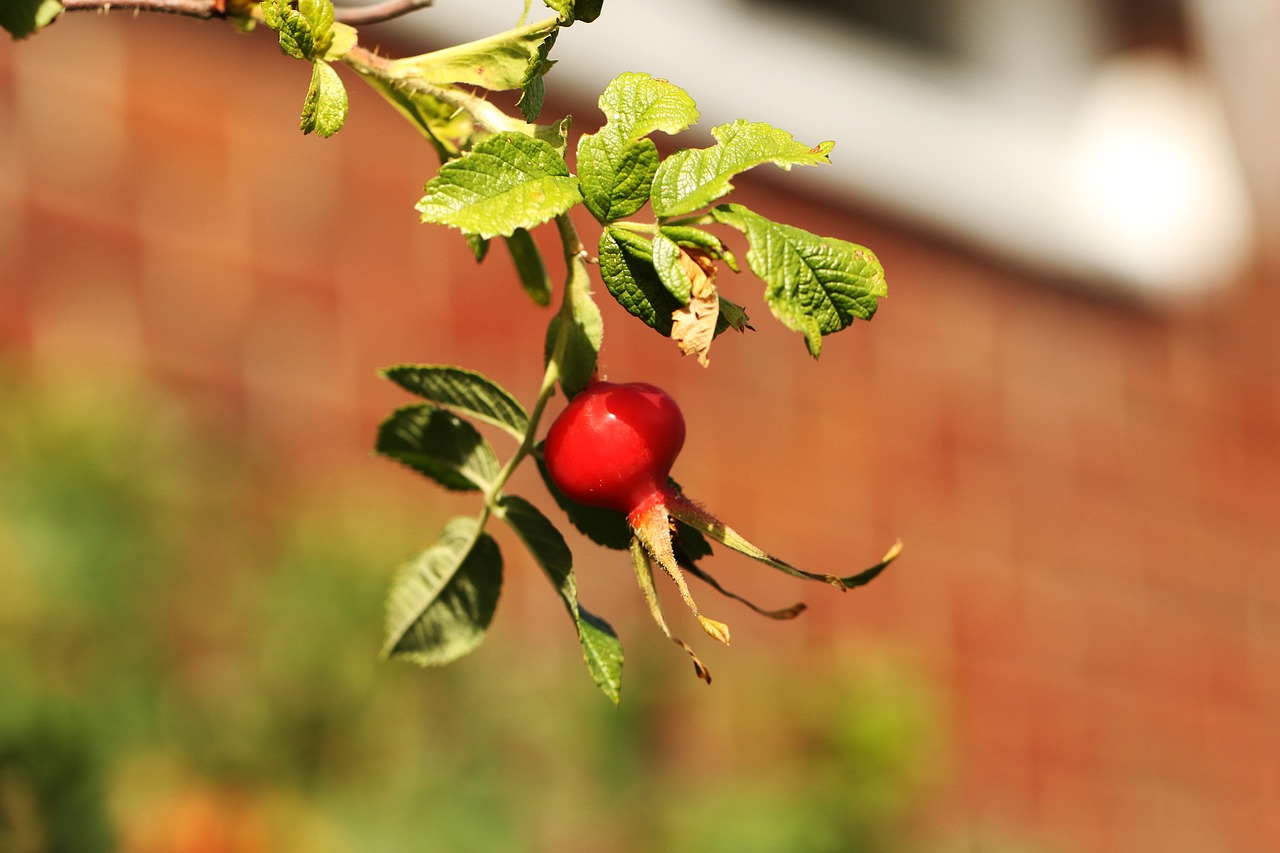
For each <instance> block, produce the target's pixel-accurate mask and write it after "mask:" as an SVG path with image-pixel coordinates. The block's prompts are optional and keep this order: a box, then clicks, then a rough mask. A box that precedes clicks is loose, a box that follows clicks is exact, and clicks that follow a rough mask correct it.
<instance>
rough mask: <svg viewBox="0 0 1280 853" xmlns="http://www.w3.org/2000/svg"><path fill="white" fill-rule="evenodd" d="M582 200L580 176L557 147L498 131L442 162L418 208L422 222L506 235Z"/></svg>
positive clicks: (545, 219)
mask: <svg viewBox="0 0 1280 853" xmlns="http://www.w3.org/2000/svg"><path fill="white" fill-rule="evenodd" d="M581 200H582V196H581V194H580V193H579V191H578V179H577V178H574V177H573V176H571V175H570V174H569V167H568V166H567V165H566V164H565V162H564V158H562V157H561V156H560V155H559V154H557V153H556V151H555V149H554V148H552V147H551V146H550V145H548V144H546V143H545V142H543V141H541V140H538V139H533V138H531V137H528V136H525V135H524V134H521V133H499V134H497V135H495V136H490V137H488V138H486V139H483V140H481V141H480V142H478V143H476V145H475V147H474V148H472V149H471V151H470V153H468V154H467V155H466V156H464V157H460V158H458V159H456V160H452V161H450V162H448V163H445V164H444V165H443V166H441V167H440V173H439V174H438V175H436V177H434V178H432V179H431V181H429V182H428V183H427V186H426V195H424V196H423V197H422V199H421V200H420V201H419V202H418V204H417V209H418V211H419V213H421V214H422V221H423V222H434V223H437V224H440V225H450V226H452V227H454V228H460V229H462V230H463V231H465V232H468V233H472V234H479V235H480V236H482V237H497V236H499V235H501V236H504V237H507V236H510V235H511V234H512V233H514V232H515V230H516V229H517V228H531V227H533V226H534V225H539V224H541V223H543V222H546V221H547V220H549V219H552V218H553V217H556V216H559V215H560V214H561V213H564V212H565V211H567V210H568V209H569V208H571V207H573V206H574V205H575V204H577V203H578V202H579V201H581Z"/></svg>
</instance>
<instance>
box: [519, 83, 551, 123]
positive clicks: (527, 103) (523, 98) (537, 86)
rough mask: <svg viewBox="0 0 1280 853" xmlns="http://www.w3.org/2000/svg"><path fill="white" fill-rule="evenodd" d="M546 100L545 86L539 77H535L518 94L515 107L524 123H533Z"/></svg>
mask: <svg viewBox="0 0 1280 853" xmlns="http://www.w3.org/2000/svg"><path fill="white" fill-rule="evenodd" d="M546 99H547V84H546V83H545V82H544V81H543V79H542V78H541V77H535V78H533V79H532V80H530V81H529V83H528V84H527V85H526V86H525V87H524V89H523V90H522V91H521V92H520V100H518V101H516V106H518V107H519V108H520V115H522V116H524V120H525V121H533V120H534V119H536V118H537V117H538V114H539V113H541V112H542V105H543V104H544V103H545V102H546Z"/></svg>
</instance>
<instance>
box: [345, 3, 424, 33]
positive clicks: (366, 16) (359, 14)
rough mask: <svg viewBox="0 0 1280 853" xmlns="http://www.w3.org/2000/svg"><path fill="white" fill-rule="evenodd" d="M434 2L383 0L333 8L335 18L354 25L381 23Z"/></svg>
mask: <svg viewBox="0 0 1280 853" xmlns="http://www.w3.org/2000/svg"><path fill="white" fill-rule="evenodd" d="M434 2H435V0H382V2H380V3H370V4H369V5H368V6H339V7H336V8H335V9H334V10H333V19H334V20H335V21H339V22H340V23H343V24H350V25H351V26H353V27H361V26H364V25H365V24H381V23H382V22H384V21H390V20H392V19H394V18H399V17H400V16H402V15H408V14H409V13H411V12H416V11H418V10H419V9H425V8H426V7H427V6H430V5H431V4H432V3H434Z"/></svg>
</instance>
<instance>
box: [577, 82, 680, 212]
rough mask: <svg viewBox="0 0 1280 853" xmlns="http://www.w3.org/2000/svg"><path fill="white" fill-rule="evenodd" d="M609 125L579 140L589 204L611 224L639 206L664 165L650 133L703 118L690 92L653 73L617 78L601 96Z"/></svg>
mask: <svg viewBox="0 0 1280 853" xmlns="http://www.w3.org/2000/svg"><path fill="white" fill-rule="evenodd" d="M599 103H600V109H601V111H602V112H603V113H604V115H605V126H604V127H603V128H601V130H600V131H599V132H598V133H593V134H587V135H585V136H583V137H582V138H581V139H579V140H578V173H579V178H580V180H581V181H582V188H583V189H582V193H583V197H584V201H585V202H586V204H587V208H588V209H589V210H590V211H591V213H592V215H594V216H595V217H596V219H598V220H599V221H600V222H603V223H608V222H612V221H614V220H617V219H621V218H622V217H624V216H630V215H631V214H633V213H635V212H636V211H637V210H639V209H640V208H641V207H642V206H643V205H644V203H645V202H646V201H648V199H649V191H650V186H651V184H652V183H653V177H654V175H655V174H656V172H657V169H658V160H659V157H658V149H657V146H656V145H654V144H653V142H652V141H651V140H648V139H644V137H646V136H648V135H649V134H650V133H653V132H655V131H662V132H664V133H679V132H680V131H682V130H684V129H685V128H687V127H689V126H690V125H692V124H693V123H694V122H696V121H697V120H698V109H697V107H696V106H694V103H693V99H692V98H690V97H689V93H687V92H686V91H684V90H683V89H681V88H680V87H679V86H676V85H674V84H672V83H668V82H667V81H665V80H657V79H655V78H653V77H650V76H649V75H648V74H639V73H635V72H627V73H624V74H620V75H618V76H617V77H615V78H614V79H613V80H612V81H611V82H610V83H609V85H608V86H607V87H606V88H605V90H604V93H603V94H602V95H601V96H600V101H599Z"/></svg>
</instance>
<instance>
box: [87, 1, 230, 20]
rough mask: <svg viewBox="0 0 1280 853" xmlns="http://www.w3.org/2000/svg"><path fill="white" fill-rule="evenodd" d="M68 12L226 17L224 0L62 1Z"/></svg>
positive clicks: (201, 17) (202, 18) (208, 17)
mask: <svg viewBox="0 0 1280 853" xmlns="http://www.w3.org/2000/svg"><path fill="white" fill-rule="evenodd" d="M62 8H63V9H65V10H66V11H68V12H109V11H111V10H112V9H132V10H134V11H137V12H159V13H161V14H167V15H183V16H185V17H188V18H199V19H201V20H206V21H207V20H209V19H210V18H225V17H227V9H226V2H225V0H62Z"/></svg>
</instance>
